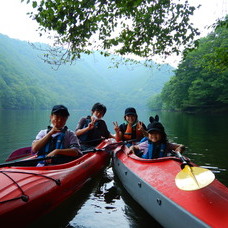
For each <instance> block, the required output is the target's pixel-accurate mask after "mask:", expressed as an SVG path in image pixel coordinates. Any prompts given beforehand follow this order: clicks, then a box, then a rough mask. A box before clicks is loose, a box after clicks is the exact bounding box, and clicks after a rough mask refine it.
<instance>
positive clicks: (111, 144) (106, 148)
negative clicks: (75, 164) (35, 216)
mask: <svg viewBox="0 0 228 228" xmlns="http://www.w3.org/2000/svg"><path fill="white" fill-rule="evenodd" d="M134 141H136V140H135V139H132V140H128V141H121V142H116V143H110V144H108V145H107V146H105V147H104V148H102V149H96V148H94V149H92V150H91V149H89V150H84V151H81V152H82V154H87V153H92V152H98V151H107V152H108V150H112V148H113V147H114V146H118V145H123V144H127V143H129V142H134ZM28 148H29V147H25V149H26V150H27V149H28ZM22 149H23V148H21V149H18V150H16V151H19V150H20V151H21V150H22ZM14 152H15V151H14ZM14 152H13V153H14ZM11 155H12V154H11ZM28 155H29V154H28V153H26V156H28ZM51 158H53V157H44V158H34V159H28V160H20V161H14V162H7V163H1V164H0V168H1V167H11V166H18V165H21V166H24V165H26V164H29V163H31V162H39V161H43V160H48V159H51ZM7 160H8V161H10V160H9V159H7ZM11 160H12V159H11Z"/></svg>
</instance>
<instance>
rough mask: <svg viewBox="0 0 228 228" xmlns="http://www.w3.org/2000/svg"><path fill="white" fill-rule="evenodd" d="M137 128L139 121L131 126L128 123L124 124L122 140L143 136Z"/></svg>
mask: <svg viewBox="0 0 228 228" xmlns="http://www.w3.org/2000/svg"><path fill="white" fill-rule="evenodd" d="M138 129H139V122H137V123H135V124H134V125H132V126H131V125H130V124H124V135H123V138H124V140H130V139H141V138H142V137H143V133H142V131H140V130H138Z"/></svg>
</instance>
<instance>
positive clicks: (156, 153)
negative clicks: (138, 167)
mask: <svg viewBox="0 0 228 228" xmlns="http://www.w3.org/2000/svg"><path fill="white" fill-rule="evenodd" d="M165 149H166V144H165V143H160V144H155V143H152V142H151V141H149V140H148V151H147V153H146V154H143V155H142V158H146V159H153V158H162V157H166V153H165Z"/></svg>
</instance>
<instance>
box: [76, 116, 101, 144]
mask: <svg viewBox="0 0 228 228" xmlns="http://www.w3.org/2000/svg"><path fill="white" fill-rule="evenodd" d="M101 121H103V120H97V121H96V122H95V123H94V128H93V129H91V130H89V131H87V132H86V133H84V134H83V135H79V136H78V138H79V140H80V142H81V143H86V144H92V145H93V144H94V143H95V144H94V145H97V144H99V143H100V142H99V140H98V141H97V139H99V138H102V137H101V136H102V135H101V130H100V128H99V126H100V125H99V123H100V122H101ZM90 122H91V116H87V117H86V119H85V123H84V125H83V126H82V129H83V128H86V127H88V125H89V123H90ZM94 139H96V140H95V141H94V142H93V140H94ZM101 140H102V139H101Z"/></svg>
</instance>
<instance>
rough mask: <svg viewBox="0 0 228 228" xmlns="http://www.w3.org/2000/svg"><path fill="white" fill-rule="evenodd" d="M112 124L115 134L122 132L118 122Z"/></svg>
mask: <svg viewBox="0 0 228 228" xmlns="http://www.w3.org/2000/svg"><path fill="white" fill-rule="evenodd" d="M112 123H113V125H114V130H115V132H119V131H120V128H119V125H118V123H117V121H116V122H112Z"/></svg>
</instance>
